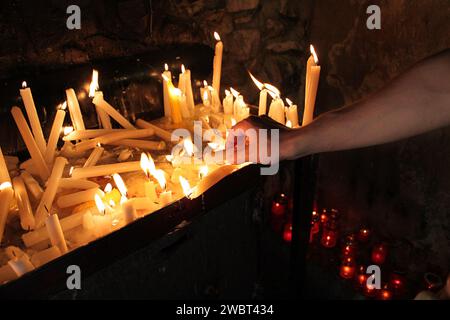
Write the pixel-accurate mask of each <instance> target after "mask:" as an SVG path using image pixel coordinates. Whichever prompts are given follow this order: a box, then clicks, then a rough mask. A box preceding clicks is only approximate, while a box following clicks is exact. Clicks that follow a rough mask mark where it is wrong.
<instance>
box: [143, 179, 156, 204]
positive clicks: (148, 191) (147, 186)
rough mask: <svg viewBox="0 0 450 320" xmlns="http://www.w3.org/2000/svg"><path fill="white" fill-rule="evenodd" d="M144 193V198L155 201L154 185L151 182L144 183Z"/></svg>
mask: <svg viewBox="0 0 450 320" xmlns="http://www.w3.org/2000/svg"><path fill="white" fill-rule="evenodd" d="M144 193H145V197H146V198H148V199H150V200H151V201H157V199H158V197H157V195H156V185H155V183H154V182H153V181H150V180H145V181H144Z"/></svg>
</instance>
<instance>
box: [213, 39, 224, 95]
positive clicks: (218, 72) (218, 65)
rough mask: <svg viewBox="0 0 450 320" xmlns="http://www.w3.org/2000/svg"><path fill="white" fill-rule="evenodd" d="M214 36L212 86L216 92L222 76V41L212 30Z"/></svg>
mask: <svg viewBox="0 0 450 320" xmlns="http://www.w3.org/2000/svg"><path fill="white" fill-rule="evenodd" d="M214 38H215V39H216V40H217V43H216V47H215V55H214V65H213V81H212V82H213V83H212V86H213V88H214V90H215V91H216V92H220V79H221V76H222V55H223V42H222V41H221V39H220V36H219V34H218V33H217V32H214Z"/></svg>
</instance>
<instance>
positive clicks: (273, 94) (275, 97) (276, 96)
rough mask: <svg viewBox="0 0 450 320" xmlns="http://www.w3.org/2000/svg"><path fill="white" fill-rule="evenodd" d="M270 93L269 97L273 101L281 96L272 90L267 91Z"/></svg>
mask: <svg viewBox="0 0 450 320" xmlns="http://www.w3.org/2000/svg"><path fill="white" fill-rule="evenodd" d="M267 92H268V93H269V95H270V96H271V97H272V99H277V98H278V97H279V95H277V94H276V93H275V92H272V91H270V90H268V91H267Z"/></svg>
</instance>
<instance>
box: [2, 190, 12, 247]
mask: <svg viewBox="0 0 450 320" xmlns="http://www.w3.org/2000/svg"><path fill="white" fill-rule="evenodd" d="M13 197H14V191H13V189H12V186H11V182H9V181H6V182H3V183H2V184H0V243H1V242H2V239H3V232H4V231H5V224H6V218H7V217H8V213H9V207H10V205H11V201H12V199H13Z"/></svg>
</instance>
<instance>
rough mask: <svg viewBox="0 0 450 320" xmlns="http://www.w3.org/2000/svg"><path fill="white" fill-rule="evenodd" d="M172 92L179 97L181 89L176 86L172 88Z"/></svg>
mask: <svg viewBox="0 0 450 320" xmlns="http://www.w3.org/2000/svg"><path fill="white" fill-rule="evenodd" d="M172 93H173V94H174V95H176V96H177V97H181V94H182V92H181V90H180V89H178V88H172Z"/></svg>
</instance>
